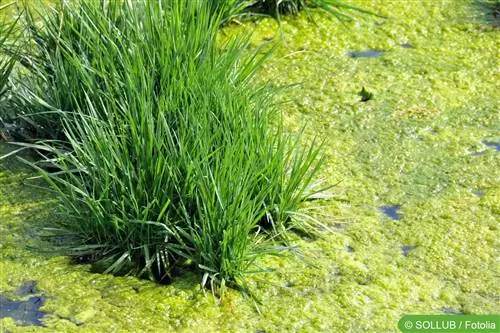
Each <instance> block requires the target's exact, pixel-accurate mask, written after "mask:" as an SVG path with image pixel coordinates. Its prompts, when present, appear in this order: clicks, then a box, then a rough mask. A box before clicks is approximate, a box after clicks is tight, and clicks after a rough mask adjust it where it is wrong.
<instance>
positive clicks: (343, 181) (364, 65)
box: [0, 0, 500, 333]
mask: <svg viewBox="0 0 500 333" xmlns="http://www.w3.org/2000/svg"><path fill="white" fill-rule="evenodd" d="M354 3H355V4H357V5H360V6H365V7H366V8H369V9H371V10H374V11H376V12H378V13H380V14H381V15H386V16H389V17H391V19H387V20H382V19H367V20H365V21H357V22H352V23H348V24H346V25H343V24H339V23H338V22H337V21H335V20H332V19H329V18H328V17H326V16H324V15H322V14H320V13H316V12H314V15H315V22H314V23H312V22H311V21H308V20H307V17H306V15H305V14H301V15H298V16H296V17H286V18H284V21H283V22H282V23H281V29H282V31H281V32H280V31H279V30H278V25H277V23H276V22H275V21H273V20H272V19H262V20H259V21H258V22H256V23H245V24H244V25H242V26H230V27H227V28H225V29H224V32H223V34H222V35H221V36H222V38H224V36H231V35H232V34H238V33H241V32H242V30H245V29H251V30H252V31H253V32H254V34H253V37H252V38H253V39H252V41H253V44H254V45H255V46H256V47H257V46H258V45H260V44H261V43H262V42H265V41H267V40H269V39H274V40H277V41H278V43H279V46H278V48H277V50H276V52H275V54H274V56H273V57H272V58H271V59H270V60H269V62H268V63H267V64H266V66H265V69H264V70H263V72H262V73H261V75H260V77H259V80H264V81H267V80H270V81H271V82H273V83H274V84H277V85H283V84H293V83H300V85H299V86H298V87H295V88H294V87H291V88H288V89H287V90H286V91H285V93H283V94H282V95H281V97H280V102H283V103H282V104H280V105H281V108H282V110H283V112H284V113H285V121H286V126H287V128H289V129H290V130H296V129H298V128H300V126H301V124H302V123H304V122H308V127H307V131H308V133H307V135H310V136H312V135H313V134H317V135H320V136H322V137H324V138H325V140H326V142H327V144H326V145H325V150H326V151H325V153H326V154H327V156H328V161H327V165H326V167H325V168H324V170H323V175H322V176H323V178H324V179H325V181H326V182H327V183H331V184H337V183H338V185H337V186H336V187H334V188H333V190H332V192H333V194H334V197H333V199H330V200H320V201H315V202H314V203H311V204H310V205H308V206H307V207H305V209H309V210H310V211H311V212H312V213H313V214H314V216H316V217H317V218H318V219H320V220H321V221H322V222H323V223H325V224H327V225H330V226H332V227H333V228H332V229H333V230H334V231H333V232H325V234H324V235H322V237H319V238H318V239H314V240H311V239H308V240H306V239H301V238H299V237H296V238H295V239H294V243H296V244H297V245H298V246H299V247H300V251H301V253H302V257H301V258H302V259H303V260H297V257H295V256H294V255H290V256H289V257H285V258H265V259H264V260H262V262H259V265H260V266H262V267H271V268H276V271H273V272H269V273H261V274H255V275H252V276H249V277H248V282H249V284H250V286H251V287H252V288H253V291H254V292H255V295H256V296H257V297H258V299H259V300H260V301H261V304H260V305H258V306H255V304H254V303H253V302H252V300H251V299H249V298H247V297H245V296H244V295H242V294H240V293H238V292H236V291H229V292H228V295H227V297H226V298H225V299H224V301H223V302H222V303H219V302H218V301H217V300H215V299H214V298H213V297H212V296H211V295H210V293H209V292H208V293H205V292H204V291H203V290H201V289H200V287H199V277H197V276H189V275H188V276H187V277H186V278H184V279H180V280H179V281H176V282H174V283H173V284H171V285H167V286H159V285H156V284H154V283H152V282H149V281H144V280H138V279H136V278H133V277H113V276H110V275H102V274H93V273H91V272H90V271H89V266H88V265H72V264H70V263H69V260H68V259H67V258H65V257H60V256H54V255H51V254H49V253H44V252H41V251H33V250H31V248H32V246H33V245H34V244H35V245H36V244H39V240H38V238H39V235H40V233H41V232H42V231H41V227H42V226H43V221H44V219H52V218H56V217H55V216H54V214H53V208H54V205H55V201H54V198H53V197H52V195H51V194H50V193H47V192H44V191H43V190H40V189H38V188H36V187H33V186H27V184H26V183H27V181H25V180H24V179H25V178H26V177H27V176H29V175H31V173H30V171H29V170H27V169H25V168H22V167H20V166H19V165H18V164H17V163H15V162H2V163H3V164H2V166H0V195H1V196H0V234H1V235H2V237H0V274H1V275H0V291H1V294H0V304H1V306H2V307H1V315H0V317H1V319H0V328H1V330H2V332H12V333H14V332H99V333H100V332H155V333H157V332H201V331H203V332H294V331H296V332H398V329H397V322H398V320H399V318H401V317H402V316H403V315H404V314H439V313H448V314H494V313H499V312H500V308H499V304H500V299H499V295H500V283H498V282H499V281H498V272H497V268H498V266H497V265H498V264H497V263H496V258H497V256H498V248H499V239H500V237H498V235H499V232H498V216H499V214H500V184H499V181H498V180H499V179H500V168H498V165H499V158H500V155H499V154H498V142H500V133H499V128H498V116H499V114H498V104H497V98H494V94H495V92H496V91H498V86H497V82H498V76H499V72H498V68H499V66H498V65H499V63H498V58H497V56H496V55H497V51H498V48H499V46H500V45H499V38H498V30H495V29H494V28H491V27H488V26H485V25H484V24H482V23H478V22H475V21H471V20H470V17H471V12H470V7H469V2H468V1H460V0H457V1H390V2H388V1H382V0H376V1H370V2H368V1H361V0H360V1H354ZM410 46H411V47H410ZM366 50H384V53H383V54H380V55H378V56H377V57H372V58H370V57H369V58H364V57H361V56H359V54H358V56H356V57H352V56H349V53H348V52H364V51H366ZM369 55H371V54H369ZM365 87H366V91H369V92H370V93H372V94H373V95H372V98H371V99H370V100H367V101H366V102H360V100H359V96H358V93H359V91H360V90H361V89H362V88H365ZM5 149H7V148H6V146H5V145H4V144H2V151H5ZM476 152H481V153H480V154H474V153H476ZM390 205H394V206H390ZM380 207H386V208H387V211H386V212H385V213H386V214H389V215H392V217H393V218H390V217H389V216H385V215H384V214H383V213H384V212H383V211H381V210H380V209H381V208H380ZM397 207H401V208H400V210H398V209H397ZM35 283H36V288H34V289H31V291H29V292H27V291H23V292H19V290H20V288H21V289H23V288H24V289H23V290H25V289H26V288H25V287H26V286H27V285H26V284H32V286H33V287H34V286H35ZM20 286H21V287H20ZM23 286H24V287H23ZM20 308H22V309H23V310H22V311H20V310H19V309H20ZM28 324H31V326H27V325H28ZM40 324H41V325H43V326H33V325H40Z"/></svg>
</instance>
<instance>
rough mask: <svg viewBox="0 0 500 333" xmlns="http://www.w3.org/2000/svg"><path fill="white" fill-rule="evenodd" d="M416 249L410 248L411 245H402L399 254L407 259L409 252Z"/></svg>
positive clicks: (414, 247)
mask: <svg viewBox="0 0 500 333" xmlns="http://www.w3.org/2000/svg"><path fill="white" fill-rule="evenodd" d="M416 248H417V247H416V246H412V245H403V246H401V247H400V249H401V252H402V253H403V255H404V256H405V257H408V256H409V255H410V252H411V251H413V250H415V249H416Z"/></svg>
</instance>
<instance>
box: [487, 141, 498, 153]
mask: <svg viewBox="0 0 500 333" xmlns="http://www.w3.org/2000/svg"><path fill="white" fill-rule="evenodd" d="M483 144H484V145H485V146H487V147H490V148H493V149H495V151H500V142H495V141H483Z"/></svg>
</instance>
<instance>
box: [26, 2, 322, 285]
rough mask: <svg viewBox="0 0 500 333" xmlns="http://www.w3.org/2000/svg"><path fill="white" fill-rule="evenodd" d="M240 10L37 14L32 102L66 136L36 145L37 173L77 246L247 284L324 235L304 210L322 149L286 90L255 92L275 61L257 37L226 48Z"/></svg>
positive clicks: (52, 129)
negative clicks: (283, 254)
mask: <svg viewBox="0 0 500 333" xmlns="http://www.w3.org/2000/svg"><path fill="white" fill-rule="evenodd" d="M224 13H225V11H224V8H219V9H218V11H216V13H215V14H214V12H213V8H211V7H209V5H208V4H207V3H206V2H198V1H188V0H157V1H145V2H138V1H135V2H133V3H132V2H130V1H123V2H109V3H107V4H103V2H102V1H97V0H96V1H81V2H76V3H74V4H70V3H67V2H63V3H60V4H59V5H58V6H57V7H54V8H51V7H45V8H44V9H42V12H40V13H39V14H37V15H38V16H39V17H40V18H41V19H42V20H43V24H37V23H35V21H34V20H33V15H32V14H31V13H30V12H29V11H27V13H26V15H25V23H26V25H27V27H28V29H29V34H30V36H31V38H32V40H33V49H28V50H27V52H26V53H25V54H24V55H23V56H24V58H23V60H24V63H26V64H27V68H28V69H29V70H30V73H29V75H28V76H27V77H26V78H25V79H24V82H26V83H25V84H24V86H23V88H22V89H19V92H20V95H19V96H18V107H19V108H23V109H22V110H24V112H25V113H24V114H23V115H22V117H23V118H26V119H28V118H29V119H30V122H31V123H33V124H35V125H36V126H37V127H38V133H41V134H43V135H45V138H51V139H48V140H42V141H40V142H37V143H36V144H21V145H22V147H21V149H22V148H25V147H33V148H36V149H37V150H38V151H39V152H40V154H41V155H42V156H44V158H43V159H42V161H40V162H38V163H35V164H32V165H33V166H34V167H35V168H37V169H38V170H39V171H40V173H41V176H42V177H43V178H44V179H45V180H46V181H47V182H48V183H49V184H50V186H51V188H52V189H53V190H54V191H56V192H57V193H58V196H59V198H60V203H61V204H60V213H61V214H62V216H61V217H60V218H56V219H54V225H53V226H51V228H50V232H51V233H52V235H53V236H55V237H57V239H59V240H61V239H62V240H64V242H63V243H64V247H62V249H63V250H65V251H67V252H68V253H71V254H72V255H73V256H75V257H79V258H82V257H83V258H87V259H88V260H89V261H91V262H94V267H95V268H96V269H99V270H101V271H104V272H106V273H114V274H134V275H138V276H145V277H149V278H151V279H154V280H157V281H165V280H169V279H171V278H172V277H174V276H175V275H176V274H177V273H178V271H179V270H181V269H183V267H186V266H187V267H192V268H194V269H195V270H197V271H198V272H200V275H201V276H203V283H204V284H205V283H208V281H210V282H211V284H212V285H217V286H224V285H226V284H231V285H240V286H241V285H242V283H243V282H242V281H243V278H244V275H245V273H246V272H248V271H250V270H252V271H255V270H256V268H255V267H253V266H252V264H253V263H254V261H255V260H256V259H257V258H259V257H260V256H262V255H264V254H268V253H274V254H276V253H279V252H280V251H281V250H282V249H284V248H286V246H285V247H284V246H283V243H282V242H277V240H282V241H283V240H284V239H285V238H286V235H285V232H286V231H287V230H289V229H291V228H295V229H301V230H303V231H305V232H313V231H314V228H313V226H312V225H311V223H313V222H312V221H314V220H313V219H310V218H308V217H307V215H305V214H302V213H298V212H297V210H298V208H299V205H300V203H301V202H302V201H303V200H305V199H306V198H307V196H308V195H310V194H312V193H313V192H314V189H313V187H314V186H313V184H314V179H315V176H316V174H317V172H318V170H319V167H320V165H321V161H322V159H321V156H320V148H319V146H318V145H316V144H314V143H313V147H311V146H310V145H303V144H302V143H301V140H300V138H298V137H296V136H292V135H290V134H286V133H285V132H284V129H283V127H282V125H281V119H280V113H279V112H278V110H276V109H275V107H274V106H273V94H274V90H272V89H271V88H269V87H268V86H265V85H264V86H255V85H254V84H253V83H252V78H253V76H254V75H255V74H256V73H257V71H258V69H259V67H260V66H261V64H262V62H263V61H264V60H265V58H266V56H267V55H268V53H266V52H264V53H251V54H249V52H248V48H247V46H248V43H249V38H248V36H241V37H239V38H236V39H233V40H229V41H226V42H224V43H223V45H218V43H217V34H218V28H219V26H220V23H221V20H223V14H224ZM219 44H220V43H219ZM28 113H29V114H28ZM42 166H43V167H42ZM47 166H49V167H50V168H51V170H52V171H48V168H47Z"/></svg>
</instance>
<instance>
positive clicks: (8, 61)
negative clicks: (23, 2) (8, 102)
mask: <svg viewBox="0 0 500 333" xmlns="http://www.w3.org/2000/svg"><path fill="white" fill-rule="evenodd" d="M11 5H12V3H8V4H4V5H0V110H1V109H2V108H3V104H4V102H5V96H6V94H7V91H8V89H7V88H8V81H9V77H10V74H11V72H12V69H13V68H14V65H15V63H16V57H15V54H13V52H12V47H11V45H10V44H12V41H11V38H12V36H13V32H14V29H15V26H16V21H15V20H14V21H12V20H7V19H6V18H4V16H3V14H4V11H5V10H6V9H7V8H8V7H10V6H11ZM1 120H2V118H1V117H0V124H1Z"/></svg>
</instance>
